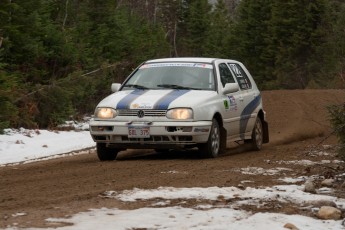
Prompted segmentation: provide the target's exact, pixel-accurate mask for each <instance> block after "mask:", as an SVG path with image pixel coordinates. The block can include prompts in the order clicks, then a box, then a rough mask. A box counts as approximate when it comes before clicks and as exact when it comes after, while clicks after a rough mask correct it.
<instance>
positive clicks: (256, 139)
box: [250, 117, 263, 151]
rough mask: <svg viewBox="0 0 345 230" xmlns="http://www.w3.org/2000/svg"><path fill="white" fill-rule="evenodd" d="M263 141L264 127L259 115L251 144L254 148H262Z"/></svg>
mask: <svg viewBox="0 0 345 230" xmlns="http://www.w3.org/2000/svg"><path fill="white" fill-rule="evenodd" d="M262 142H263V129H262V122H261V119H260V118H259V117H257V118H256V121H255V126H254V129H253V132H252V139H251V140H250V145H251V149H252V150H256V151H258V150H260V149H261V148H262Z"/></svg>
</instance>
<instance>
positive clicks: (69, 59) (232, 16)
mask: <svg viewBox="0 0 345 230" xmlns="http://www.w3.org/2000/svg"><path fill="white" fill-rule="evenodd" d="M344 25H345V3H344V2H343V0H313V1H310V0H308V1H307V0H216V1H215V0H214V1H208V0H102V1H94V0H0V130H2V129H3V128H7V127H12V128H19V127H25V128H50V127H55V126H56V125H58V124H60V123H62V122H63V121H65V120H70V119H78V118H80V117H82V116H83V115H84V114H91V113H92V112H93V110H94V108H95V106H96V105H97V103H98V102H99V101H100V99H101V98H103V97H104V96H106V95H108V94H109V93H110V85H111V83H113V82H120V83H121V82H122V81H123V80H124V79H125V78H126V77H127V76H128V75H129V74H130V73H131V72H132V71H133V70H134V68H135V67H136V66H138V65H139V64H140V63H141V62H143V61H144V60H147V59H152V58H162V57H183V56H200V57H220V58H230V59H237V60H239V61H241V62H243V63H244V64H245V65H246V66H247V67H248V68H249V70H250V72H251V73H252V75H253V76H254V78H255V80H256V82H257V83H258V85H259V88H260V89H261V90H272V89H306V88H308V89H313V88H345V26H344Z"/></svg>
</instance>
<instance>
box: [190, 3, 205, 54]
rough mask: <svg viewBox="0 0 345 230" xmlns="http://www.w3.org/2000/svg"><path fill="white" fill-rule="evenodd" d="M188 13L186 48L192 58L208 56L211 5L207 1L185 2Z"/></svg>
mask: <svg viewBox="0 0 345 230" xmlns="http://www.w3.org/2000/svg"><path fill="white" fill-rule="evenodd" d="M185 3H186V4H185V7H186V9H188V10H187V12H186V31H187V38H186V39H185V41H186V46H187V48H188V51H189V54H190V55H191V56H204V55H206V54H205V52H204V50H205V45H206V38H207V34H208V30H209V28H210V23H211V21H210V12H211V5H210V4H209V3H208V1H207V0H192V1H185Z"/></svg>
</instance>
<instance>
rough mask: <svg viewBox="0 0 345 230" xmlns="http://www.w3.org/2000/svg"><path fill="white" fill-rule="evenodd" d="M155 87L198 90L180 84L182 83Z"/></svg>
mask: <svg viewBox="0 0 345 230" xmlns="http://www.w3.org/2000/svg"><path fill="white" fill-rule="evenodd" d="M157 87H162V88H168V89H194V90H199V89H197V88H192V87H186V86H182V85H173V84H163V85H157Z"/></svg>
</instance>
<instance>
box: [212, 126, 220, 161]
mask: <svg viewBox="0 0 345 230" xmlns="http://www.w3.org/2000/svg"><path fill="white" fill-rule="evenodd" d="M218 150H219V131H218V126H214V127H213V133H212V152H213V154H215V155H216V154H218Z"/></svg>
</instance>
